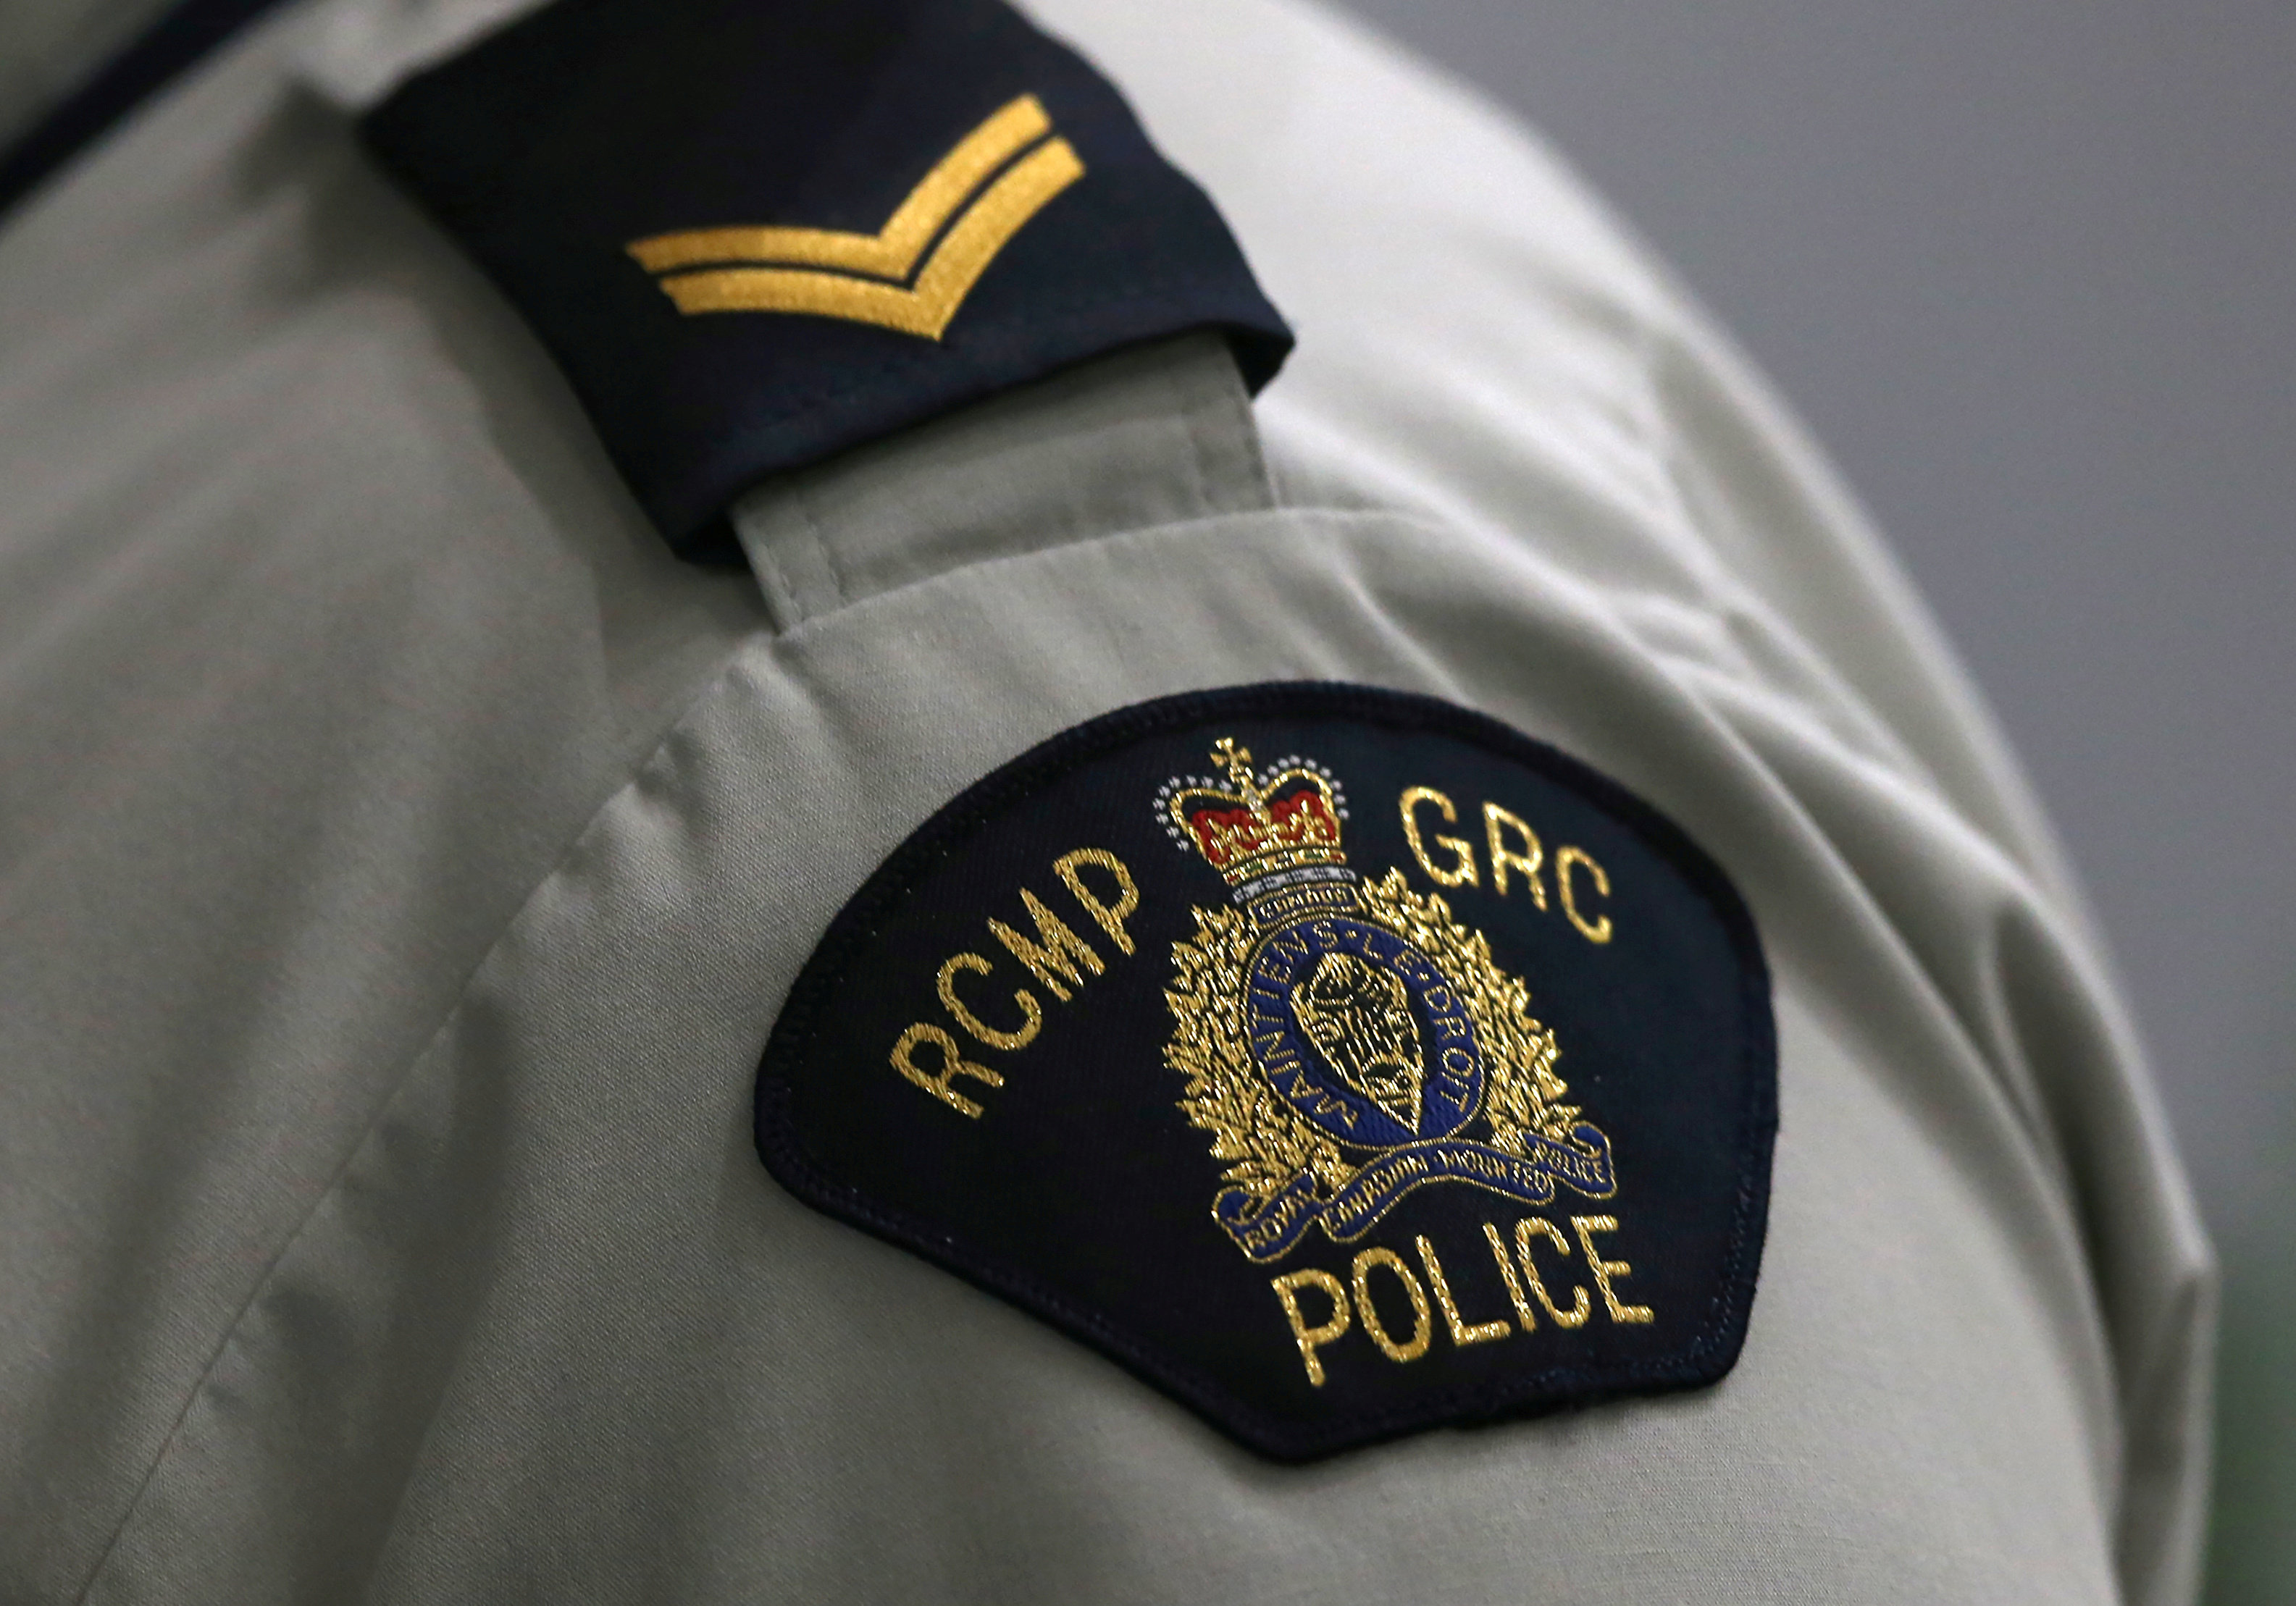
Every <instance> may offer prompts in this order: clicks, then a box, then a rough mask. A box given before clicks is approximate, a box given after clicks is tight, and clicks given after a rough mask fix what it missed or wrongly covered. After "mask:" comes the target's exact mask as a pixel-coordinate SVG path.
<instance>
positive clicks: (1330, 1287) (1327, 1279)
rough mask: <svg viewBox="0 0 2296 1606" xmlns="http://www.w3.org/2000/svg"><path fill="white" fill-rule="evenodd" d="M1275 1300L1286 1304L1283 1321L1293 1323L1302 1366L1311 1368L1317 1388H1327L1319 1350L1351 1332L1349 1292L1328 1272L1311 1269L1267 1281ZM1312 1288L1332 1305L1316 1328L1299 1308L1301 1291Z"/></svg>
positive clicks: (1284, 1305) (1310, 1378)
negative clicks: (1349, 1330) (1317, 1354)
mask: <svg viewBox="0 0 2296 1606" xmlns="http://www.w3.org/2000/svg"><path fill="white" fill-rule="evenodd" d="M1268 1286H1269V1287H1271V1288H1273V1289H1274V1290H1275V1297H1276V1298H1277V1299H1280V1300H1282V1301H1283V1319H1284V1320H1285V1321H1287V1322H1289V1323H1291V1324H1292V1342H1293V1343H1294V1344H1296V1345H1298V1346H1299V1347H1300V1363H1301V1364H1303V1365H1305V1366H1306V1367H1307V1368H1308V1382H1309V1383H1310V1384H1311V1385H1312V1386H1314V1387H1315V1388H1317V1389H1320V1388H1322V1387H1323V1386H1324V1363H1323V1362H1322V1361H1321V1360H1320V1359H1318V1358H1317V1356H1316V1350H1318V1349H1320V1348H1323V1347H1324V1345H1326V1344H1328V1343H1330V1342H1331V1341H1332V1340H1334V1339H1336V1338H1338V1337H1339V1336H1340V1335H1341V1333H1344V1332H1347V1330H1348V1291H1347V1288H1346V1287H1345V1285H1343V1284H1342V1283H1341V1282H1340V1280H1339V1279H1338V1278H1337V1277H1334V1276H1333V1275H1332V1274H1331V1273H1329V1272H1319V1271H1316V1269H1314V1268H1313V1267H1312V1266H1311V1267H1308V1268H1307V1269H1305V1270H1302V1271H1296V1272H1285V1273H1284V1274H1283V1275H1282V1276H1280V1277H1272V1278H1270V1279H1269V1280H1268ZM1303 1288H1312V1289H1314V1290H1316V1291H1317V1292H1318V1293H1320V1294H1322V1295H1323V1296H1324V1298H1325V1299H1329V1300H1330V1301H1331V1302H1332V1314H1331V1315H1329V1316H1327V1317H1325V1318H1324V1320H1323V1321H1322V1322H1319V1323H1316V1325H1315V1326H1313V1327H1310V1326H1308V1318H1307V1315H1306V1314H1305V1313H1304V1312H1302V1311H1301V1310H1300V1292H1299V1291H1300V1290H1301V1289H1303Z"/></svg>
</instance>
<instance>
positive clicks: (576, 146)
mask: <svg viewBox="0 0 2296 1606" xmlns="http://www.w3.org/2000/svg"><path fill="white" fill-rule="evenodd" d="M363 132H364V135H365V141H366V144H367V148H368V149H369V150H370V151H371V152H373V154H374V155H375V156H376V158H377V159H378V160H380V161H381V163H382V165H383V166H384V167H385V168H387V169H388V170H389V172H390V173H391V174H392V175H393V176H396V177H397V178H398V180H399V182H400V183H401V184H404V185H405V186H406V189H407V190H408V191H409V192H410V193H412V194H413V195H414V197H415V198H416V199H418V200H419V201H422V204H423V205H424V206H425V207H426V208H428V209H429V210H430V213H431V215H432V216H433V217H435V218H437V219H438V221H439V223H441V224H442V225H445V227H446V228H447V231H448V233H449V234H452V235H453V236H454V237H455V240H456V241H457V242H459V243H460V244H461V245H462V246H463V248H464V249H465V250H467V251H469V253H470V254H471V257H472V258H475V259H476V260H477V262H478V263H479V264H480V266H482V267H483V268H485V269H486V271H487V272H488V274H491V275H492V276H493V278H494V280H495V282H496V283H497V284H498V285H499V286H500V287H501V288H502V290H503V291H504V294H505V295H506V296H507V297H508V298H509V299H510V301H511V303H512V305H513V306H514V307H517V309H518V310H519V312H520V313H521V314H522V315H524V316H525V318H526V320H527V322H528V323H529V324H530V325H531V326H532V327H533V329H534V332H536V333H537V335H539V336H540V337H541V339H542V341H543V343H544V344H545V346H547V347H548V348H550V351H551V353H552V355H553V356H555V357H556V358H557V359H558V362H559V364H560V365H561V366H562V368H563V369H564V371H565V373H566V376H567V378H568V379H569V380H570V381H571V382H572V384H573V387H574V390H575V392H576V394H577V395H578V396H579V397H581V400H582V403H583V406H585V407H586V408H587V409H588V411H589V414H590V416H591V418H592V420H593V421H594V422H595V423H596V425H597V429H598V434H599V437H600V438H601V439H602V440H603V443H604V445H605V447H606V449H607V450H608V451H609V452H610V453H611V454H612V455H613V457H614V459H615V461H616V463H618V464H619V466H620V467H621V469H622V471H623V473H624V474H625V475H626V476H627V479H628V480H629V483H630V487H631V488H632V489H633V490H634V491H635V493H636V495H637V498H638V501H639V502H640V503H641V504H643V505H644V507H645V509H646V511H647V512H649V513H651V514H652V516H653V518H654V520H655V521H656V522H657V523H658V524H659V525H660V527H661V530H662V533H663V534H664V535H665V536H667V537H668V539H669V541H670V543H671V544H672V545H674V546H675V547H676V549H677V550H678V551H680V552H681V553H685V554H686V555H688V556H691V557H698V558H726V559H734V560H735V561H738V559H737V558H736V554H735V549H734V545H733V538H732V535H731V532H730V530H729V529H728V527H727V525H726V520H725V519H724V517H723V514H724V512H725V510H726V506H727V504H729V503H730V502H731V501H733V499H734V498H735V497H736V496H740V495H741V494H742V493H743V492H745V491H747V490H749V489H750V488H751V487H752V486H754V485H755V484H757V483H758V480H760V479H763V478H765V477H767V476H768V475H772V474H775V473H779V472H781V471H785V470H789V469H793V468H797V467H799V466H800V465H803V464H806V463H813V462H816V461H818V460H819V459H821V458H824V457H826V456H828V455H831V454H832V453H836V452H840V451H842V450H844V449H846V448H848V447H855V446H858V445H860V444H862V443H864V442H866V441H870V440H873V439H876V438H879V437H881V436H884V435H888V434H890V433H892V432H894V431H896V430H901V429H904V428H906V427H907V426H909V425H911V424H914V423H917V422H921V421H922V420H924V419H927V418H931V417H932V416H933V415H935V414H940V413H945V412H947V411H949V410H950V409H952V408H955V407H961V406H965V405H967V404H968V403H972V402H976V401H979V400H981V399H983V398H985V397H990V396H994V395H996V394H997V393H998V392H1000V391H1004V390H1007V389H1012V388H1013V387H1014V386H1018V385H1023V384H1026V383H1028V382H1029V381H1034V380H1038V379H1042V378H1044V377H1046V375H1048V374H1051V373H1054V372H1056V371H1058V370H1060V369H1062V368H1065V367H1068V366H1070V365H1073V364H1076V363H1080V362H1083V361H1085V360H1087V358H1091V357H1095V356H1101V355H1103V354H1104V353H1107V352H1110V351H1113V350H1115V349H1117V348H1120V347H1124V346H1128V345H1132V344H1136V343H1137V342H1140V341H1144V340H1158V339H1161V338H1163V337H1166V336H1169V335H1175V334H1179V333H1183V332H1187V331H1190V330H1197V329H1217V330H1219V331H1221V332H1224V333H1225V334H1226V336H1227V339H1228V342H1229V346H1230V348H1231V349H1232V350H1233V351H1234V354H1235V357H1236V361H1237V364H1238V366H1239V368H1240V370H1241V372H1242V375H1243V377H1244V379H1245V381H1247V382H1248V383H1249V384H1250V385H1251V387H1252V388H1253V389H1258V388H1259V386H1260V385H1262V384H1264V383H1266V382H1267V381H1268V380H1269V379H1270V378H1272V377H1273V376H1274V374H1275V370H1276V368H1277V367H1278V365H1281V363H1282V362H1283V356H1284V354H1285V352H1287V351H1288V350H1289V349H1290V348H1291V343H1292V337H1291V333H1290V332H1289V331H1288V330H1287V329H1286V328H1285V327H1284V324H1283V319H1282V318H1281V317H1280V316H1278V315H1277V314H1276V312H1275V308H1274V307H1271V306H1270V305H1269V304H1268V302H1267V298H1266V297H1265V296H1263V295H1262V294H1261V293H1260V291H1259V285H1258V284H1257V283H1255V282H1254V281H1253V279H1252V275H1251V269H1250V268H1249V267H1248V266H1245V263H1244V259H1243V256H1242V252H1241V251H1240V250H1238V249H1237V247H1236V243H1235V241H1234V239H1233V238H1232V237H1231V236H1230V235H1229V234H1228V231H1227V228H1226V225H1225V224H1224V223H1223V222H1222V221H1221V218H1220V216H1219V214H1218V211H1216V210H1215V209H1213V207H1212V204H1211V202H1210V200H1208V199H1207V198H1206V197H1205V195H1204V193H1203V192H1202V191H1201V190H1199V189H1198V188H1197V187H1196V186H1195V184H1193V183H1192V182H1190V180H1189V179H1188V178H1187V177H1186V176H1185V175H1184V174H1182V173H1181V172H1179V171H1178V169H1177V168H1174V167H1172V166H1171V164H1170V163H1169V162H1167V161H1166V160H1164V159H1163V157H1162V156H1161V155H1160V154H1159V153H1158V152H1157V151H1156V149H1155V148H1154V147H1153V146H1152V145H1151V144H1150V143H1148V138H1147V135H1145V134H1144V133H1143V132H1142V130H1141V127H1140V125H1139V123H1138V121H1137V120H1136V119H1135V118H1134V117H1133V115H1132V111H1131V109H1130V108H1129V107H1128V106H1127V105H1126V104H1125V102H1124V100H1123V98H1122V97H1121V96H1120V95H1119V94H1118V93H1117V92H1116V90H1115V88H1114V87H1113V86H1111V85H1110V84H1109V82H1108V81H1107V80H1106V79H1105V78H1102V77H1101V76H1100V74H1099V73H1098V72H1096V71H1095V70H1093V68H1092V67H1091V66H1090V65H1089V64H1087V62H1086V61H1084V60H1083V59H1082V58H1081V57H1079V56H1078V54H1077V53H1075V52H1074V51H1072V50H1070V49H1069V48H1068V47H1067V46H1066V45H1062V44H1061V43H1060V42H1058V41H1057V40H1054V39H1053V38H1051V37H1048V36H1047V35H1046V34H1044V33H1042V32H1040V31H1039V30H1038V29H1036V28H1035V27H1034V26H1032V25H1031V24H1030V23H1029V22H1028V21H1026V20H1023V19H1022V18H1021V15H1020V13H1019V12H1015V11H1013V9H1012V8H1011V7H1010V6H1008V5H1006V4H1004V3H1003V0H769V3H768V0H680V3H679V4H675V5H664V4H659V3H658V0H554V4H550V5H547V6H545V7H542V8H540V9H539V10H537V11H536V12H534V13H533V14H531V15H529V16H527V17H525V18H523V19H521V20H519V21H517V22H514V23H512V25H511V26H509V27H507V28H505V29H502V30H501V31H500V32H498V33H496V34H495V35H494V36H492V37H489V38H487V39H485V40H484V41H482V42H481V43H480V44H479V45H476V46H475V47H473V48H472V49H471V50H470V51H469V52H467V53H464V54H463V55H462V56H460V57H457V58H456V59H455V60H453V61H447V62H446V63H444V64H442V65H440V66H439V67H436V68H433V69H431V70H429V71H427V72H424V73H422V74H420V75H419V76H417V77H415V78H413V79H411V80H409V81H408V82H407V83H406V85H405V86H402V87H401V88H400V89H399V90H398V93H396V94H393V95H392V96H391V97H390V98H389V100H388V101H386V102H384V103H383V104H382V105H381V106H379V107H377V108H376V109H375V111H373V113H372V114H370V115H369V117H368V118H367V119H366V121H365V125H364V128H363Z"/></svg>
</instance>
